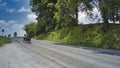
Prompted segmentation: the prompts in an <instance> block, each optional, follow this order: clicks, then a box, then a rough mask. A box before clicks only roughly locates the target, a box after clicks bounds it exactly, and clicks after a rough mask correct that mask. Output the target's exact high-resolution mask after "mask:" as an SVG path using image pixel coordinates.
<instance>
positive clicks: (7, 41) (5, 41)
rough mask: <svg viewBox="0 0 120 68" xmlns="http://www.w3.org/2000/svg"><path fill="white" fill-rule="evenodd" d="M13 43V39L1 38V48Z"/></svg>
mask: <svg viewBox="0 0 120 68" xmlns="http://www.w3.org/2000/svg"><path fill="white" fill-rule="evenodd" d="M7 43H11V39H10V38H7V37H2V36H0V47H1V46H2V45H4V44H7Z"/></svg>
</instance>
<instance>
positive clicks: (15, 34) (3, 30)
mask: <svg viewBox="0 0 120 68" xmlns="http://www.w3.org/2000/svg"><path fill="white" fill-rule="evenodd" d="M1 32H2V36H5V37H11V34H8V35H4V32H5V29H2V30H1ZM13 36H14V37H16V36H17V32H14V33H13Z"/></svg>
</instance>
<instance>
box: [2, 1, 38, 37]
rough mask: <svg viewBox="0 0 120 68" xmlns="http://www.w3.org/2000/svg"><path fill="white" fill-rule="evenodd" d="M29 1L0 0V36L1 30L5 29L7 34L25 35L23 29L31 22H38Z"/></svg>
mask: <svg viewBox="0 0 120 68" xmlns="http://www.w3.org/2000/svg"><path fill="white" fill-rule="evenodd" d="M30 9H31V6H30V5H29V0H0V35H1V29H5V34H4V35H8V34H11V35H13V33H14V32H18V35H23V34H24V33H25V31H23V27H24V25H25V24H27V23H30V22H34V21H35V22H36V20H35V18H36V15H35V13H33V12H31V10H30Z"/></svg>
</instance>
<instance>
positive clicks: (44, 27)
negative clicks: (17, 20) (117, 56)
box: [24, 0, 120, 37]
mask: <svg viewBox="0 0 120 68" xmlns="http://www.w3.org/2000/svg"><path fill="white" fill-rule="evenodd" d="M30 5H31V6H32V11H33V12H35V13H36V15H37V21H38V22H37V23H30V24H27V25H25V28H24V30H25V31H26V32H27V33H29V34H30V35H31V37H32V36H34V35H39V34H44V33H48V32H50V31H53V30H55V29H61V28H63V27H71V28H72V27H75V26H78V12H79V11H81V12H86V13H87V16H89V17H90V18H95V19H96V17H97V16H96V17H94V15H93V13H92V10H93V8H97V9H98V11H99V12H100V13H101V16H102V20H103V28H104V29H103V30H105V31H106V30H108V29H109V24H110V21H112V22H113V23H114V24H115V22H120V0H30Z"/></svg>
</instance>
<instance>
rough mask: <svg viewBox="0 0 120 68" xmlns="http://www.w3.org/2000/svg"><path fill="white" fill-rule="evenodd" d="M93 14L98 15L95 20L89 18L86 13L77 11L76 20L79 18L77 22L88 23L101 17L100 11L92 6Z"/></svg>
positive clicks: (94, 21)
mask: <svg viewBox="0 0 120 68" xmlns="http://www.w3.org/2000/svg"><path fill="white" fill-rule="evenodd" d="M92 13H93V16H96V15H98V17H97V18H96V19H95V20H90V19H89V18H88V17H87V14H86V13H85V12H79V13H78V20H79V24H80V23H82V24H90V23H97V22H98V19H101V14H100V12H99V11H98V10H97V8H93V12H92ZM101 22H102V21H101V20H100V21H99V23H101Z"/></svg>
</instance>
